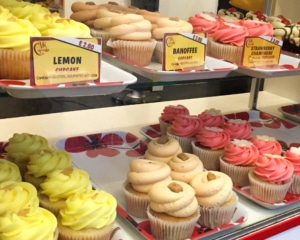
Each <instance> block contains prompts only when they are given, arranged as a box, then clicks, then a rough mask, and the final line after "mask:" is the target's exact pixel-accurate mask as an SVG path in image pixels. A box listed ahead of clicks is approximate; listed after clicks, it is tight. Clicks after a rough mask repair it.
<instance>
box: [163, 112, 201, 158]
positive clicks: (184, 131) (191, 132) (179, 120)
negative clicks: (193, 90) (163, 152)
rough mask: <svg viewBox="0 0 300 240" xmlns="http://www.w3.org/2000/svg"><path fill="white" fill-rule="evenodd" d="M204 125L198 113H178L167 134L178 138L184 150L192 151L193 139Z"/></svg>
mask: <svg viewBox="0 0 300 240" xmlns="http://www.w3.org/2000/svg"><path fill="white" fill-rule="evenodd" d="M202 125H203V124H202V120H201V119H200V118H198V116H196V115H177V116H175V117H174V120H173V121H172V123H171V126H170V127H168V128H167V136H168V137H171V138H174V139H176V140H177V141H178V142H179V144H180V146H181V148H182V151H183V152H187V153H192V141H194V140H195V136H196V133H197V132H198V131H199V130H200V128H202Z"/></svg>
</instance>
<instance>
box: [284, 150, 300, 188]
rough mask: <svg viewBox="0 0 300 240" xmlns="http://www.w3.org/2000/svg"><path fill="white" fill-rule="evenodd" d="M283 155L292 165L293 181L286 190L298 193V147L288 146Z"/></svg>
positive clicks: (299, 160)
mask: <svg viewBox="0 0 300 240" xmlns="http://www.w3.org/2000/svg"><path fill="white" fill-rule="evenodd" d="M284 157H285V158H286V159H287V160H288V161H290V162H291V163H292V164H293V165H294V173H293V176H292V177H293V182H292V184H291V186H290V188H289V190H288V192H289V193H292V194H300V148H299V147H290V148H289V149H288V150H287V151H285V153H284Z"/></svg>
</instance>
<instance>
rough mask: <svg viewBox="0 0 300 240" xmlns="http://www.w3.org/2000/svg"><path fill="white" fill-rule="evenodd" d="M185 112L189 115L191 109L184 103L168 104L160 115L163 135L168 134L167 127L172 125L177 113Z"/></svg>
mask: <svg viewBox="0 0 300 240" xmlns="http://www.w3.org/2000/svg"><path fill="white" fill-rule="evenodd" d="M180 114H185V115H188V114H190V113H189V110H188V108H187V107H185V106H183V105H180V104H179V105H168V106H166V107H165V108H164V109H163V111H162V113H161V114H160V117H159V124H160V132H161V134H162V135H166V132H167V128H168V127H169V126H170V125H171V123H172V121H173V120H174V117H175V116H176V115H180Z"/></svg>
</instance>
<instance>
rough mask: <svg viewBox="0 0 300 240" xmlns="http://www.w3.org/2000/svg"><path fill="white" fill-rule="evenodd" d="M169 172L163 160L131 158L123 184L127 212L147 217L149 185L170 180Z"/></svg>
mask: <svg viewBox="0 0 300 240" xmlns="http://www.w3.org/2000/svg"><path fill="white" fill-rule="evenodd" d="M170 173H171V169H170V167H169V166H168V165H167V164H166V163H164V162H161V161H153V160H148V159H134V160H132V161H131V162H130V166H129V171H128V173H127V179H126V182H125V183H124V186H123V191H124V195H125V202H126V210H127V212H128V213H129V214H131V215H133V216H135V217H139V218H147V213H146V210H147V207H148V205H149V196H148V192H149V190H150V188H151V186H152V185H153V184H155V183H157V182H160V181H169V180H171V179H172V178H171V176H170Z"/></svg>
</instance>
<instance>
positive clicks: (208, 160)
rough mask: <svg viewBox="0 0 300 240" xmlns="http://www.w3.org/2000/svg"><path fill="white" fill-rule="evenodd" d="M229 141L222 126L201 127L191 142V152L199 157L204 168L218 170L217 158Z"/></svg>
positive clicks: (218, 161)
mask: <svg viewBox="0 0 300 240" xmlns="http://www.w3.org/2000/svg"><path fill="white" fill-rule="evenodd" d="M229 141H230V136H229V134H228V133H227V132H225V131H224V130H223V129H222V128H218V127H203V128H201V129H200V131H199V132H198V133H197V134H196V140H195V141H193V142H192V148H193V154H195V155H197V156H198V157H199V158H200V159H201V161H202V163H203V166H204V168H205V169H207V170H220V160H219V158H220V156H221V155H223V153H224V147H225V146H226V145H227V143H228V142H229Z"/></svg>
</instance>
